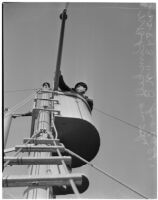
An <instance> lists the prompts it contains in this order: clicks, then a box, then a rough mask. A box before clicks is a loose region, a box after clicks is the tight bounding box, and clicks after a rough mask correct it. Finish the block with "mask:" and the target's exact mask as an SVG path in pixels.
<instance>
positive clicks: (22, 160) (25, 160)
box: [4, 156, 71, 166]
mask: <svg viewBox="0 0 158 200" xmlns="http://www.w3.org/2000/svg"><path fill="white" fill-rule="evenodd" d="M8 160H9V164H11V165H50V164H56V165H60V164H61V161H62V160H64V161H65V163H66V164H67V165H69V166H70V165H71V156H52V157H9V156H8V157H4V162H6V161H8Z"/></svg>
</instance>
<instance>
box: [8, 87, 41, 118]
mask: <svg viewBox="0 0 158 200" xmlns="http://www.w3.org/2000/svg"><path fill="white" fill-rule="evenodd" d="M37 92H38V91H37ZM35 94H36V92H35V93H33V94H32V95H30V96H29V97H27V98H26V99H24V100H22V101H21V102H20V103H18V104H16V105H15V106H13V107H12V108H11V109H10V111H9V112H8V113H7V114H6V115H5V116H4V118H6V117H8V116H9V115H11V114H13V112H15V111H16V110H18V109H19V108H20V107H22V106H24V105H25V104H26V103H28V102H29V101H30V100H31V99H33V97H34V95H35Z"/></svg>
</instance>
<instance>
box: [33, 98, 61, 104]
mask: <svg viewBox="0 0 158 200" xmlns="http://www.w3.org/2000/svg"><path fill="white" fill-rule="evenodd" d="M35 100H42V101H53V102H55V103H56V104H59V101H58V100H56V99H43V98H36V99H35Z"/></svg>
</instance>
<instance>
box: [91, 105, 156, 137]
mask: <svg viewBox="0 0 158 200" xmlns="http://www.w3.org/2000/svg"><path fill="white" fill-rule="evenodd" d="M94 109H95V110H96V111H98V112H100V113H102V114H103V115H106V116H108V117H110V118H113V119H116V120H118V121H120V122H123V123H124V124H126V125H128V126H131V127H133V128H136V129H138V130H141V131H143V132H146V133H147V134H149V135H151V136H154V137H157V135H156V134H155V133H152V132H150V131H147V130H145V129H142V128H140V127H138V126H136V125H134V124H131V123H129V122H127V121H125V120H122V119H120V118H118V117H115V116H113V115H111V114H108V113H106V112H103V111H101V110H100V109H98V108H94Z"/></svg>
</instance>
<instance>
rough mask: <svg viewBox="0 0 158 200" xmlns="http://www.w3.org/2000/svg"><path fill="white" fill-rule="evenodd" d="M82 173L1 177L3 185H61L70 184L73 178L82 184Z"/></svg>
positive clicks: (78, 183) (76, 182) (77, 183)
mask: <svg viewBox="0 0 158 200" xmlns="http://www.w3.org/2000/svg"><path fill="white" fill-rule="evenodd" d="M82 177H83V175H82V174H67V175H65V174H64V175H62V174H59V175H53V176H50V175H49V176H23V175H20V176H19V175H18V176H15V175H10V176H4V177H3V187H25V186H34V187H38V186H63V185H70V179H73V180H74V182H75V184H76V185H81V184H82Z"/></svg>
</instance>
